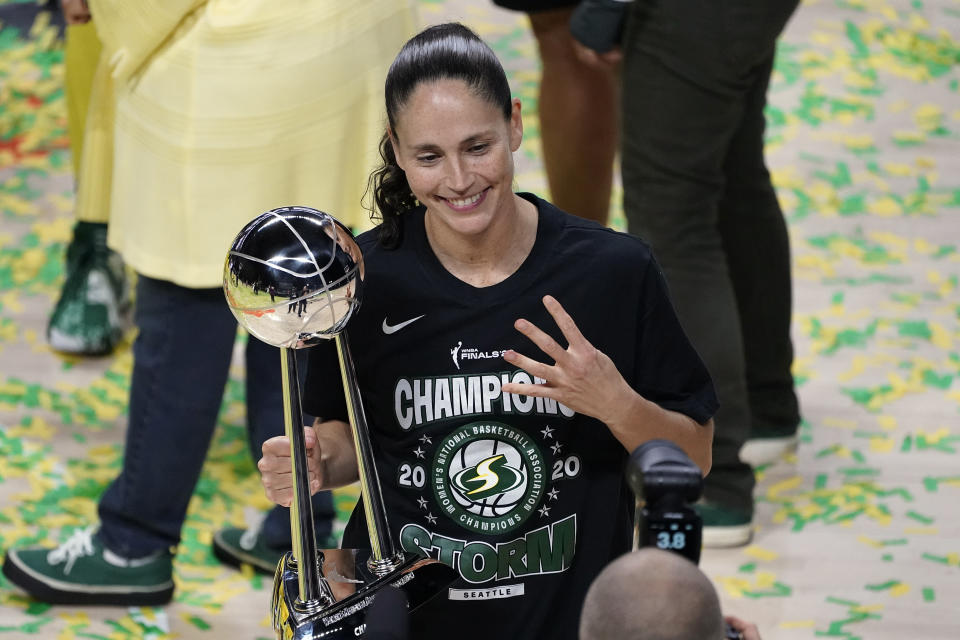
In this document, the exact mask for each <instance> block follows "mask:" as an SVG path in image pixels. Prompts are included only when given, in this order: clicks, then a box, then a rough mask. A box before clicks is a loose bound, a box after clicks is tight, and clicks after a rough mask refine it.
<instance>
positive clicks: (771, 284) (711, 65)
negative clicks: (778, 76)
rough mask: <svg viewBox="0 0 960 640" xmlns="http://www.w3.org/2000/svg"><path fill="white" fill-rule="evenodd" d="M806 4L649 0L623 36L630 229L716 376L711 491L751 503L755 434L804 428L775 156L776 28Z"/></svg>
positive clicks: (725, 499)
mask: <svg viewBox="0 0 960 640" xmlns="http://www.w3.org/2000/svg"><path fill="white" fill-rule="evenodd" d="M795 5H796V0H787V1H786V2H783V1H780V2H776V1H775V0H752V1H750V0H747V1H740V2H721V1H718V0H644V1H641V2H637V3H635V6H634V9H633V11H632V12H631V16H630V20H629V22H628V25H627V28H626V31H625V38H624V56H625V58H624V65H623V139H622V170H623V186H624V209H625V212H626V216H627V220H628V223H629V230H630V232H631V233H634V234H636V235H638V236H640V237H642V238H644V239H645V240H647V241H648V242H649V243H650V244H651V245H652V247H653V251H654V254H655V256H656V257H657V259H658V260H659V262H660V264H661V266H662V267H663V270H664V274H665V276H666V279H667V283H668V285H669V287H670V293H671V297H672V299H673V303H674V306H675V307H676V310H677V314H678V316H679V318H680V321H681V323H682V324H683V327H684V329H685V330H686V332H687V334H688V336H689V337H690V339H691V341H692V342H693V344H694V346H695V347H696V348H697V350H698V351H699V353H700V355H701V357H702V358H703V359H704V362H706V364H707V368H708V369H709V370H710V373H711V375H712V376H713V379H714V384H715V385H716V389H717V395H718V397H719V399H720V410H719V411H718V412H717V414H716V416H715V425H716V431H715V437H714V444H713V469H712V471H711V472H710V475H709V476H708V477H707V478H706V481H705V487H704V495H705V497H706V498H707V499H709V500H713V501H716V502H718V503H720V504H722V505H725V506H729V507H734V508H739V509H752V505H753V498H752V491H753V485H754V478H753V473H752V471H751V469H750V467H749V466H748V465H746V464H744V463H743V462H741V461H740V459H739V455H738V453H739V450H740V447H741V446H742V445H743V443H744V441H745V440H746V439H747V438H748V437H749V436H750V434H751V432H754V433H759V432H762V433H766V434H772V433H777V434H782V435H787V434H790V433H793V432H795V430H796V428H797V425H798V424H799V420H800V417H799V409H798V405H797V398H796V394H795V392H794V387H793V377H792V375H791V373H790V365H791V362H792V360H793V347H792V344H791V341H790V314H791V287H790V248H789V239H788V236H787V228H786V224H785V222H784V219H783V214H782V212H781V210H780V206H779V204H778V203H777V198H776V194H775V192H774V189H773V186H772V184H771V182H770V174H769V173H768V171H767V168H766V166H765V164H764V159H763V133H764V127H765V120H764V114H763V109H764V105H765V104H766V92H767V86H768V83H769V80H770V73H771V69H772V64H773V56H774V45H775V41H776V37H777V36H778V35H779V33H780V31H781V30H782V29H783V26H784V24H785V23H786V20H787V19H788V18H789V16H790V14H791V12H792V11H793V9H794V7H795Z"/></svg>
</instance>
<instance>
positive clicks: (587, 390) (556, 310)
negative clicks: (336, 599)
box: [503, 296, 635, 424]
mask: <svg viewBox="0 0 960 640" xmlns="http://www.w3.org/2000/svg"><path fill="white" fill-rule="evenodd" d="M543 306H545V307H546V308H547V311H548V312H550V315H551V316H553V319H554V321H555V322H556V323H557V326H558V327H559V328H560V331H561V332H563V336H564V338H566V340H567V345H568V346H567V348H566V349H564V348H563V347H562V346H560V345H559V344H557V342H556V340H554V339H553V338H551V337H550V336H549V335H547V334H546V333H544V332H543V331H542V330H541V329H540V328H539V327H537V326H536V325H534V324H533V323H531V322H530V321H528V320H524V319H523V318H520V319H518V320H517V321H516V322H515V323H514V325H513V326H514V327H515V328H516V329H517V331H519V332H520V333H522V334H523V335H525V336H527V337H528V338H530V340H531V341H532V342H533V343H534V344H535V345H537V346H538V347H540V350H541V351H543V352H544V353H545V354H546V355H547V356H549V357H550V358H552V359H553V361H554V362H553V364H552V365H550V364H545V363H543V362H538V361H537V360H534V359H533V358H528V357H527V356H524V355H521V354H519V353H517V352H516V351H513V350H508V351H507V352H506V353H505V354H504V355H503V358H504V359H505V360H506V361H507V362H509V363H510V364H513V365H516V366H517V367H520V368H521V369H523V370H524V371H526V372H527V373H529V374H530V375H532V376H536V377H538V378H541V379H543V380H546V382H543V383H541V384H520V383H513V382H511V383H509V384H505V385H503V391H505V392H507V393H515V394H518V395H527V396H536V397H541V398H550V399H552V400H556V401H557V402H559V403H561V404H563V405H565V406H567V407H569V408H570V409H573V410H574V411H576V412H577V413H581V414H583V415H587V416H590V417H593V418H597V419H598V420H600V421H602V422H606V423H608V424H609V418H610V416H612V415H616V411H617V409H622V408H623V406H624V403H625V402H627V401H628V400H629V399H630V398H632V397H633V396H635V393H634V391H633V389H631V388H630V385H628V384H627V382H626V380H624V378H623V376H622V375H621V374H620V372H619V371H617V367H616V365H614V364H613V361H612V360H611V359H610V357H609V356H607V354H605V353H603V352H602V351H600V350H599V349H597V348H596V347H594V346H593V345H592V344H590V341H588V340H587V339H586V338H585V337H583V334H582V333H580V329H578V328H577V325H576V323H575V322H574V321H573V318H571V317H570V314H568V313H567V312H566V311H565V310H564V308H563V307H562V306H561V305H560V303H559V302H557V300H556V299H555V298H554V297H553V296H544V298H543Z"/></svg>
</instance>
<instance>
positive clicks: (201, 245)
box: [3, 0, 415, 606]
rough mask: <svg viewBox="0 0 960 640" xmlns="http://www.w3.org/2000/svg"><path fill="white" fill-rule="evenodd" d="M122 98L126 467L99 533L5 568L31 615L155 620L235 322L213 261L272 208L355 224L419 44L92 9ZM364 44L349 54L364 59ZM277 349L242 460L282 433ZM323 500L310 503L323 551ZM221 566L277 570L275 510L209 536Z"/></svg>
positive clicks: (329, 29) (285, 542) (295, 25)
mask: <svg viewBox="0 0 960 640" xmlns="http://www.w3.org/2000/svg"><path fill="white" fill-rule="evenodd" d="M90 8H91V10H92V14H93V20H94V23H95V24H96V26H97V30H98V34H99V35H100V39H101V41H102V42H103V44H104V50H105V52H104V57H103V58H102V60H104V61H107V62H108V64H109V67H107V70H108V73H109V74H110V77H111V79H112V81H113V83H114V86H115V88H116V119H115V124H114V127H113V133H114V144H113V148H112V149H113V154H114V160H115V162H114V164H113V166H114V170H113V178H112V189H111V197H110V207H111V215H110V221H109V238H108V240H109V244H110V246H111V247H113V248H114V249H116V250H117V251H118V252H119V253H120V254H121V255H122V256H123V259H124V260H125V261H126V262H127V264H129V265H130V266H131V267H132V268H133V269H135V270H136V271H137V273H138V274H139V277H138V284H137V302H136V318H135V320H136V323H137V326H138V327H139V335H138V337H137V340H136V343H135V344H134V369H133V377H132V381H131V389H130V403H129V421H128V426H127V437H126V447H125V452H124V459H123V468H122V470H121V473H120V475H119V477H118V478H117V479H116V480H114V482H113V483H112V484H111V485H110V486H109V488H108V489H107V490H106V493H104V495H103V496H102V498H101V499H100V504H99V515H100V527H99V530H97V531H96V533H94V532H93V530H92V528H88V529H85V530H81V531H78V532H76V533H75V535H74V536H73V537H71V538H70V539H69V540H67V541H66V542H65V543H64V544H63V545H61V546H60V547H58V548H57V549H54V550H49V549H10V550H8V551H7V554H6V558H5V561H4V565H3V572H4V575H6V576H7V578H8V579H9V580H10V581H11V582H13V583H14V584H16V585H18V586H20V587H21V588H23V589H24V590H26V591H28V592H29V593H30V594H31V595H33V596H34V597H36V598H37V599H39V600H42V601H46V602H52V603H62V604H112V605H131V606H132V605H159V604H164V603H166V602H168V601H169V600H170V598H171V597H172V595H173V587H174V586H173V580H172V560H173V558H172V551H171V550H172V549H174V548H175V547H176V546H177V544H178V542H179V540H180V530H181V528H182V526H183V522H184V519H185V516H186V511H187V506H188V504H189V501H190V497H191V495H192V493H193V490H194V488H195V485H196V482H197V479H198V477H199V475H200V471H201V467H202V465H203V462H204V459H205V457H206V453H207V448H208V446H209V443H210V439H211V437H212V435H213V431H214V426H215V422H216V418H217V414H218V412H219V409H220V405H221V402H222V397H223V390H224V386H225V383H226V380H227V373H228V369H229V365H230V360H231V355H232V353H233V347H234V341H235V337H236V322H235V321H234V319H233V316H232V315H231V314H230V311H229V310H228V308H227V305H226V303H225V301H224V298H223V291H222V277H223V275H222V274H223V260H224V256H225V255H226V252H227V250H228V249H229V247H230V243H231V241H232V240H233V238H234V237H235V235H236V233H237V231H238V230H239V229H241V228H242V227H243V226H244V225H245V224H246V223H247V222H249V220H250V219H251V218H253V217H254V216H256V215H258V214H259V213H261V212H263V211H264V210H267V209H271V208H274V207H277V206H282V205H287V204H293V203H305V204H316V205H317V206H321V207H323V208H325V209H327V208H329V210H330V211H334V212H336V213H337V215H338V216H339V217H340V219H341V220H343V221H344V222H346V223H348V224H353V225H357V224H362V223H363V220H364V216H363V215H362V212H363V209H362V206H361V203H360V201H361V198H362V194H363V188H364V185H365V183H366V175H367V173H368V171H369V169H370V167H371V166H373V163H374V160H375V148H376V143H377V141H378V140H379V138H380V135H381V133H382V130H383V129H382V127H383V123H382V102H381V99H382V98H381V97H382V95H383V94H382V81H383V76H384V74H385V73H386V70H387V67H388V65H389V62H390V60H391V59H392V58H393V56H394V55H395V53H396V51H397V50H398V49H399V47H400V46H401V45H402V44H403V42H404V41H405V40H406V38H407V37H408V36H409V34H410V33H412V31H413V28H414V24H415V20H414V15H413V13H412V11H411V7H410V5H409V3H408V2H407V1H406V0H352V1H351V2H342V1H341V0H285V1H284V2H274V1H272V0H234V1H232V2H226V3H221V2H205V1H204V0H166V1H165V2H163V3H158V2H153V1H152V0H95V1H93V2H91V7H90ZM359 42H362V43H364V44H363V46H357V43H359ZM278 356H279V354H278V350H277V349H276V348H274V347H270V346H268V345H266V344H264V343H261V342H260V341H258V340H255V339H250V340H249V341H248V343H247V349H246V368H247V373H246V384H247V389H246V399H247V419H248V422H249V429H248V433H249V436H250V440H251V442H250V444H251V447H252V448H254V449H255V450H259V449H260V447H261V445H262V442H263V441H264V440H266V439H267V438H269V437H270V436H273V435H274V434H276V433H278V431H279V429H280V425H281V424H282V422H281V420H280V418H281V416H282V409H281V408H282V396H281V388H280V375H279V373H280V360H279V357H278ZM333 515H334V514H333V505H332V498H331V496H330V495H329V493H324V494H322V495H320V496H319V499H318V500H317V501H316V502H314V517H315V519H317V520H319V522H318V523H317V532H318V536H325V535H326V534H329V533H330V531H331V527H332V518H333ZM214 545H215V551H216V553H217V555H218V556H220V557H221V558H222V559H226V560H228V561H232V562H237V563H239V562H249V563H251V564H254V565H255V566H257V567H260V568H261V569H263V567H264V566H266V568H267V570H272V569H271V567H275V566H276V562H277V560H278V559H279V558H280V556H281V555H282V553H283V551H284V550H286V549H289V548H290V527H289V524H288V522H287V520H286V514H285V512H284V511H277V510H274V511H271V512H270V514H269V515H268V517H267V519H266V521H265V522H264V523H263V526H262V527H261V528H258V529H253V530H251V531H248V532H244V531H242V530H239V529H230V530H225V531H220V532H217V534H216V536H215V538H214Z"/></svg>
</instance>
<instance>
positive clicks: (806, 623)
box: [780, 620, 817, 629]
mask: <svg viewBox="0 0 960 640" xmlns="http://www.w3.org/2000/svg"><path fill="white" fill-rule="evenodd" d="M816 624H817V622H816V620H785V621H783V622H781V623H780V628H781V629H812V628H813V627H815V626H816Z"/></svg>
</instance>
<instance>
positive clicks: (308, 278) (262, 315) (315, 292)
mask: <svg viewBox="0 0 960 640" xmlns="http://www.w3.org/2000/svg"><path fill="white" fill-rule="evenodd" d="M362 288H363V256H362V254H361V253H360V247H358V246H357V243H356V242H355V241H354V239H353V235H352V234H351V233H350V231H349V229H347V228H346V227H345V226H344V225H343V224H342V223H340V222H339V221H338V220H336V219H335V218H334V217H333V216H331V215H330V214H327V213H324V212H323V211H318V210H317V209H311V208H309V207H282V208H279V209H272V210H270V211H267V212H265V213H262V214H260V215H259V216H257V217H256V218H254V219H253V220H251V221H250V222H249V223H248V224H247V225H246V226H245V227H244V228H243V229H242V230H241V231H240V233H239V234H238V235H237V237H236V239H235V240H234V241H233V244H232V245H231V247H230V251H229V252H228V253H227V259H226V262H225V264H224V267H223V292H224V295H225V296H226V298H227V304H228V305H229V306H230V311H231V312H233V315H234V317H236V319H237V322H239V323H240V324H241V325H242V326H243V327H244V328H245V329H246V330H247V331H249V332H250V334H251V335H253V336H255V337H256V338H259V339H260V340H262V341H264V342H266V343H268V344H272V345H274V346H277V347H287V348H291V349H300V348H303V347H310V346H313V345H315V344H317V343H318V342H319V341H320V340H323V339H329V338H333V337H335V336H336V335H337V334H338V333H340V332H341V331H343V329H344V328H345V327H346V324H347V321H348V320H349V319H350V317H351V316H352V315H353V313H354V311H355V310H356V308H357V307H358V306H359V304H360V299H361V293H362Z"/></svg>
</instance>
